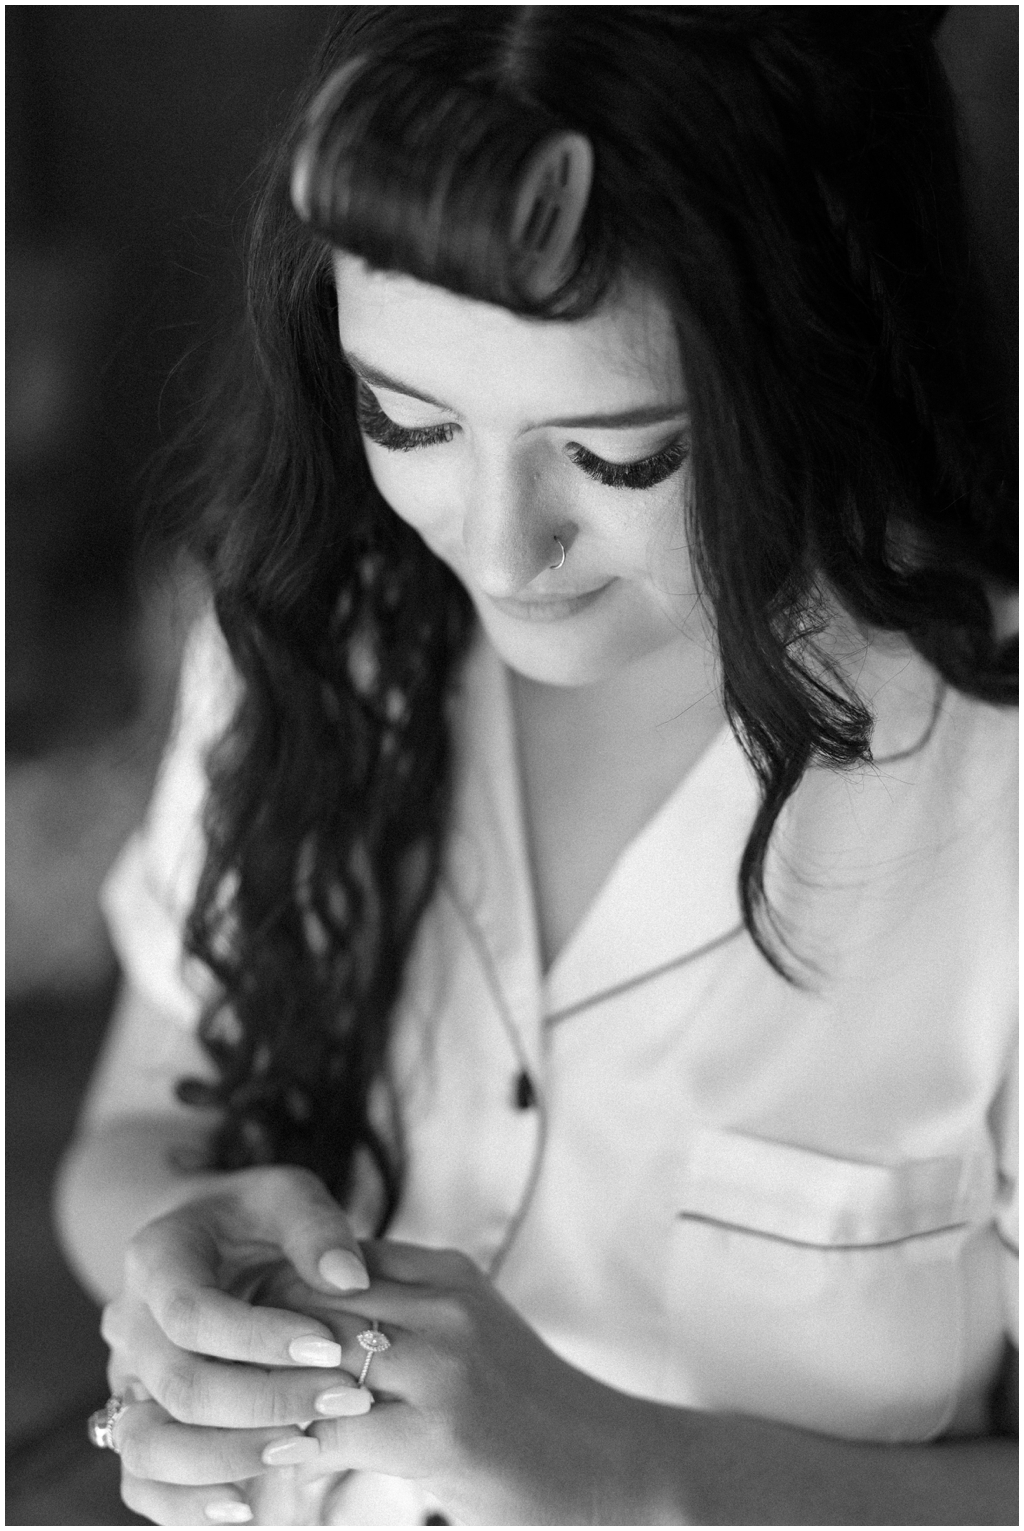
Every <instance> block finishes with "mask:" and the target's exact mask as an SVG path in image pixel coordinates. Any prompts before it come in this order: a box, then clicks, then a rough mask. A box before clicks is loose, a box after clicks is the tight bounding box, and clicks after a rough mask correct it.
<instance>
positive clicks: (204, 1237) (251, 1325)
mask: <svg viewBox="0 0 1024 1531" xmlns="http://www.w3.org/2000/svg"><path fill="white" fill-rule="evenodd" d="M218 1264H219V1261H218V1256H217V1249H216V1245H215V1243H214V1241H213V1240H212V1239H211V1238H210V1237H209V1234H208V1232H207V1231H206V1230H204V1229H202V1228H198V1227H193V1226H191V1225H184V1224H183V1223H181V1222H178V1223H174V1222H172V1221H171V1219H169V1218H161V1219H159V1220H158V1221H157V1222H153V1223H150V1224H149V1225H148V1226H147V1227H146V1228H144V1229H142V1230H141V1232H140V1233H139V1234H137V1235H136V1237H135V1239H134V1240H133V1241H132V1244H131V1245H130V1247H129V1250H128V1254H127V1257H126V1272H127V1281H128V1288H129V1289H130V1292H131V1293H132V1294H142V1296H143V1297H144V1299H145V1302H146V1304H147V1305H148V1307H149V1308H150V1309H151V1311H152V1312H153V1314H154V1316H155V1318H156V1320H157V1322H158V1323H159V1325H160V1327H161V1328H162V1329H163V1331H164V1333H165V1334H167V1336H168V1337H169V1338H170V1339H171V1340H172V1341H173V1342H174V1344H176V1345H177V1346H178V1347H179V1348H180V1349H181V1350H191V1351H198V1352H199V1353H200V1354H202V1355H211V1356H219V1357H220V1358H221V1359H222V1360H226V1361H249V1362H252V1363H254V1364H256V1365H260V1366H293V1365H296V1364H299V1365H304V1366H328V1367H332V1366H333V1367H336V1366H339V1365H340V1364H341V1356H340V1354H339V1351H338V1347H337V1343H336V1342H335V1340H334V1337H333V1335H332V1334H331V1331H330V1329H329V1328H328V1327H327V1325H326V1324H324V1323H323V1322H322V1321H321V1320H319V1319H315V1318H310V1317H308V1316H307V1315H305V1314H301V1313H289V1312H286V1311H284V1310H283V1309H280V1308H266V1307H255V1306H253V1305H252V1304H251V1303H248V1302H244V1301H242V1300H241V1299H240V1298H237V1297H231V1296H229V1295H228V1294H227V1293H226V1292H222V1291H220V1290H219V1289H218V1285H217V1282H218ZM125 1300H127V1299H125ZM139 1300H140V1298H139V1297H136V1298H135V1301H139ZM122 1306H123V1302H122V1301H121V1300H118V1299H115V1301H114V1302H113V1303H112V1304H110V1305H109V1307H108V1310H107V1312H108V1314H110V1315H111V1320H110V1321H111V1322H115V1321H116V1315H117V1313H118V1311H119V1309H120V1308H121V1307H122ZM106 1322H107V1315H105V1323H106Z"/></svg>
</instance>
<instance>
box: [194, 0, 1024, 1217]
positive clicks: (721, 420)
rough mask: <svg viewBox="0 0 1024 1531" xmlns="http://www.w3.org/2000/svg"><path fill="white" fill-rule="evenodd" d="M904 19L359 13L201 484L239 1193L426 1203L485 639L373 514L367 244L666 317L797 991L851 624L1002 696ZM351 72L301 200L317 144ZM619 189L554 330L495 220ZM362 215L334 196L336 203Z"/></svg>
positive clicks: (210, 1094)
mask: <svg viewBox="0 0 1024 1531" xmlns="http://www.w3.org/2000/svg"><path fill="white" fill-rule="evenodd" d="M930 19H932V14H931V11H929V10H925V11H921V10H915V9H914V8H910V7H908V8H901V7H891V6H890V7H878V8H871V9H869V10H862V9H859V8H856V7H841V6H839V7H833V6H826V7H799V6H797V7H780V8H775V7H755V8H747V7H739V6H721V7H719V6H711V7H684V6H657V7H648V6H615V7H603V6H578V7H576V6H572V7H569V6H566V7H563V6H536V7H533V6H526V7H505V6H486V7H473V6H469V7H449V6H358V7H353V8H350V9H348V10H346V11H343V12H341V13H340V15H339V16H338V18H337V19H336V21H335V23H334V24H333V25H332V27H331V30H330V32H329V35H328V36H327V38H326V40H325V41H324V43H323V45H322V47H321V49H320V53H319V56H318V58H317V60H316V64H315V68H314V69H313V72H312V76H311V78H310V81H309V84H308V87H307V89H306V91H305V93H304V95H303V98H302V100H301V101H300V102H299V103H298V107H297V110H296V115H295V118H294V121H293V124H292V127H291V129H290V131H289V133H288V135H287V136H286V137H285V139H284V141H283V142H282V144H281V145H280V147H279V148H278V149H277V151H276V152H275V153H274V154H273V156H272V157H271V158H270V160H269V161H268V164H267V167H266V173H265V179H264V184H263V190H262V193H261V194H260V196H259V199H258V202H257V204H256V208H255V212H254V215H253V218H252V222H251V229H250V238H249V249H248V304H247V313H246V320H245V325H244V330H243V333H242V334H241V336H240V340H239V346H238V349H237V352H236V354H235V356H234V358H233V361H232V363H231V365H230V366H229V367H228V368H227V369H226V370H225V371H224V372H223V374H222V377H221V381H220V383H219V385H218V386H217V388H216V389H215V391H214V393H213V394H212V396H211V397H210V398H209V399H207V400H206V401H205V402H204V408H203V412H202V416H203V420H204V422H207V424H208V432H207V436H206V447H205V450H204V452H203V453H202V454H201V456H200V458H199V459H198V460H197V463H196V465H195V466H193V468H192V470H191V471H190V472H189V473H188V474H187V475H185V476H184V477H183V478H182V479H181V482H180V491H179V492H180V494H181V496H183V498H184V500H185V501H187V502H188V503H189V504H191V505H193V506H194V507H196V514H195V518H194V524H193V531H192V539H193V546H194V547H195V548H196V549H197V550H198V552H199V554H200V556H201V558H202V560H203V562H204V563H205V566H206V568H207V570H208V572H209V578H210V582H211V584H212V589H213V593H214V601H215V607H216V614H217V617H218V619H219V622H220V626H221V628H222V629H223V632H224V636H225V638H226V640H227V644H228V647H229V649H230V652H231V656H232V659H233V661H234V665H235V667H236V669H237V671H238V675H239V677H240V681H241V692H240V701H239V704H238V707H237V711H236V714H235V716H234V718H233V721H232V723H231V725H230V727H229V729H228V731H227V733H226V734H225V736H224V738H223V739H222V740H221V741H220V743H219V744H218V745H217V747H216V749H215V751H214V753H213V755H212V757H211V760H210V766H209V769H210V781H211V791H210V797H209V806H208V810H207V816H206V832H207V835H208V844H209V850H208V856H207V860H206V865H205V869H204V871H203V874H202V878H201V881H200V884H199V888H198V893H197V897H196V902H195V906H194V909H193V911H192V914H191V918H190V920H189V923H188V928H187V945H188V948H189V951H190V952H191V953H192V954H193V955H194V956H196V957H198V958H200V959H202V961H203V962H204V963H206V964H207V966H208V967H209V968H210V969H211V970H212V973H213V975H214V977H215V979H216V980H217V985H218V998H217V1000H216V1002H215V1003H213V1004H212V1005H211V1006H210V1007H209V1008H208V1011H207V1013H206V1015H205V1017H204V1020H203V1022H202V1030H201V1035H202V1037H203V1040H204V1042H205V1045H206V1047H207V1048H208V1050H209V1052H210V1054H211V1056H212V1058H213V1061H214V1063H215V1064H216V1066H217V1073H218V1081H217V1083H215V1084H213V1085H201V1084H200V1083H199V1082H197V1081H194V1080H193V1081H187V1082H185V1083H183V1084H182V1086H180V1089H181V1093H182V1095H183V1098H185V1099H187V1100H189V1101H192V1102H193V1103H196V1104H205V1105H209V1106H213V1107H217V1108H218V1110H219V1117H218V1125H217V1127H216V1129H215V1132H214V1135H213V1146H212V1158H213V1162H215V1163H216V1164H217V1165H219V1166H221V1167H235V1166H241V1165H246V1164H253V1163H261V1162H271V1161H283V1162H289V1163H297V1164H304V1165H307V1166H309V1167H311V1168H312V1169H314V1170H315V1171H316V1172H317V1173H318V1174H319V1175H321V1176H322V1177H323V1178H324V1179H325V1181H326V1182H327V1184H328V1185H329V1186H331V1188H332V1189H333V1190H334V1192H335V1194H336V1195H337V1196H338V1197H339V1199H342V1200H344V1198H345V1197H346V1195H347V1194H348V1192H349V1190H350V1188H351V1184H352V1177H353V1171H354V1167H355V1165H356V1163H357V1161H358V1160H361V1159H366V1158H367V1157H368V1158H369V1159H370V1161H372V1163H373V1164H375V1165H376V1168H377V1170H378V1172H379V1178H380V1184H381V1196H380V1220H379V1226H380V1227H381V1228H383V1227H386V1225H387V1222H388V1220H389V1218H390V1216H391V1214H392V1213H393V1211H394V1208H395V1206H396V1202H397V1198H398V1195H399V1192H400V1187H401V1181H402V1167H403V1165H402V1143H401V1130H400V1121H399V1114H398V1110H397V1105H396V1102H395V1101H394V1098H393V1092H391V1091H390V1090H389V1088H388V1073H387V1047H388V1035H389V1023H390V1017H391V1014H392V1011H393V1009H394V1007H395V1002H396V998H397V995H398V992H399V988H400V985H401V981H402V973H403V968H404V965H405V962H406V958H407V956H408V953H409V950H410V944H411V942H412V940H413V938H414V935H415V932H416V928H417V922H418V920H419V917H420V915H421V913H422V911H423V909H424V907H425V906H426V904H427V902H428V901H429V899H430V897H431V894H432V892H433V890H434V887H435V884H436V879H437V877H438V871H439V866H440V859H441V854H442V846H443V841H444V836H445V830H446V816H447V808H448V800H449V791H450V781H449V777H450V771H449V745H448V737H447V726H446V705H445V704H446V696H447V694H448V691H449V688H450V683H451V680H452V677H453V675H454V672H455V669H456V667H457V665H458V663H459V660H460V658H461V656H462V655H463V653H464V651H465V649H466V647H467V642H468V639H469V636H470V634H471V631H472V628H473V617H472V611H471V608H470V605H469V601H468V598H467V596H466V594H465V592H464V591H463V589H462V587H461V586H460V585H459V583H458V582H457V581H456V579H455V578H454V576H453V575H452V574H451V573H450V572H449V571H448V569H447V568H445V567H444V566H443V565H442V564H441V563H440V562H439V561H438V560H437V559H436V558H435V557H434V555H433V554H432V553H431V552H430V551H429V550H428V549H427V548H426V547H425V545H424V544H423V542H422V541H421V540H420V539H419V537H418V536H417V535H416V534H414V533H413V532H412V531H411V530H410V529H408V528H407V527H406V526H405V525H404V524H403V523H402V522H401V521H399V520H398V518H397V517H396V516H395V514H394V513H393V512H392V511H391V509H390V508H389V507H388V505H387V504H386V503H385V502H384V501H383V500H382V498H381V496H380V495H379V493H378V492H377V490H376V488H375V487H374V484H373V482H372V480H371V478H370V475H369V472H368V469H367V465H366V460H365V457H364V453H363V448H362V445H361V440H360V435H359V432H358V429H357V425H356V419H355V407H354V396H353V380H352V378H351V376H350V374H349V373H348V372H347V370H346V368H345V365H344V364H343V361H342V357H341V355H340V351H339V345H338V340H337V334H336V328H335V325H336V312H335V298H334V289H333V283H332V275H331V265H330V256H331V251H332V248H333V247H341V248H344V249H347V250H349V251H351V252H354V253H356V254H358V255H361V256H363V257H365V259H366V260H367V261H368V262H369V263H370V264H371V265H373V266H374V267H378V268H381V269H387V270H398V271H402V272H406V273H408V274H411V275H412V276H414V277H417V278H420V279H421V280H423V281H426V282H430V283H434V284H437V285H441V286H444V287H446V288H448V289H450V290H452V291H453V292H456V293H462V294H466V295H468V296H470V297H473V298H477V299H482V300H484V301H486V302H490V303H497V304H501V305H503V306H505V307H507V308H509V309H511V310H513V311H515V312H519V313H529V314H534V315H537V316H539V317H541V318H543V317H546V316H554V315H558V316H560V317H562V318H570V319H571V318H573V317H578V316H582V315H585V314H588V313H591V312H592V311H593V310H594V309H595V307H596V306H597V305H598V304H599V303H600V302H601V301H602V299H604V298H605V297H606V296H607V295H608V294H609V292H610V291H611V290H612V286H613V284H614V282H615V281H616V279H617V278H618V277H620V276H621V275H622V274H623V273H624V272H625V273H630V274H637V275H639V276H641V277H642V278H644V279H645V280H648V281H650V282H652V283H653V284H655V285H656V287H657V289H658V290H659V291H660V292H661V294H662V295H663V296H664V297H665V299H666V301H667V303H668V305H669V308H670V312H671V313H672V314H673V315H674V320H675V324H676V328H677V333H678V340H679V345H680V348H681V354H682V356H683V357H684V358H685V367H686V377H687V383H688V389H689V392H690V395H691V398H692V410H693V475H694V479H693V482H694V493H693V496H692V504H691V505H690V506H689V509H688V512H687V513H688V515H689V518H690V527H689V533H690V544H691V548H692V557H693V560H694V566H695V572H696V574H697V577H698V580H699V584H700V587H701V590H702V594H703V598H704V600H705V602H706V604H707V607H708V609H709V611H710V613H711V615H712V618H713V622H714V628H715V632H716V635H717V643H718V649H719V653H720V673H721V683H722V688H723V695H724V703H725V707H726V710H727V713H728V717H729V719H730V722H731V724H732V726H733V728H734V729H735V731H736V733H737V735H738V737H739V739H740V740H741V742H742V744H743V746H744V748H745V749H746V751H747V753H748V755H749V757H750V759H751V761H752V763H753V765H754V767H755V769H756V772H757V775H758V778H759V781H760V786H761V804H760V810H759V812H758V814H757V817H756V819H755V822H754V825H753V828H752V831H751V834H750V838H749V841H748V843H747V846H746V850H745V854H744V856H743V858H742V864H741V866H740V869H739V881H740V893H741V899H742V909H743V916H744V920H745V923H746V926H747V928H748V930H749V932H750V934H751V936H752V937H753V939H754V940H755V941H756V942H757V943H758V945H759V947H760V949H761V950H762V952H763V953H764V955H765V957H766V959H767V960H768V961H769V962H771V963H772V964H773V965H774V966H776V967H777V968H779V969H780V970H784V968H785V961H784V957H783V956H782V954H781V953H780V949H779V943H778V940H777V939H776V935H777V933H776V932H775V931H774V930H773V927H772V921H771V911H770V909H769V908H768V907H767V905H766V901H765V894H764V885H763V869H764V863H765V853H766V848H767V845H768V841H769V837H770V835H771V832H772V828H773V825H774V824H775V822H776V820H777V818H778V815H779V812H780V809H781V807H782V805H783V804H784V803H785V801H786V799H787V798H788V797H789V795H790V794H791V793H792V792H793V790H794V788H795V787H796V785H797V783H798V782H799V781H800V778H801V776H802V774H803V773H804V772H805V770H806V769H807V767H808V766H809V765H810V764H812V763H825V764H828V765H831V766H833V767H836V768H841V767H844V766H849V765H851V764H852V763H854V762H857V761H862V760H866V759H868V758H870V741H871V727H872V718H871V715H870V713H869V711H868V709H867V708H866V707H865V705H864V704H863V702H862V701H861V700H860V698H859V697H858V696H857V694H856V692H855V690H854V689H853V687H852V686H851V685H850V684H849V683H848V682H847V681H846V680H845V678H844V677H843V675H842V673H841V672H840V671H839V669H838V668H836V667H835V666H834V665H833V664H832V663H831V662H830V661H829V660H828V658H827V657H826V654H825V652H824V648H823V646H820V645H819V644H818V643H817V642H816V640H817V639H818V638H819V637H820V636H821V634H822V632H823V630H824V628H825V626H826V624H827V621H828V614H829V611H830V610H834V607H835V605H836V604H837V603H838V606H839V607H840V608H842V609H844V610H845V611H846V612H847V613H849V615H850V616H851V617H852V618H853V619H854V621H855V622H857V623H859V624H863V625H864V626H865V627H867V628H869V629H875V630H883V631H888V632H894V633H900V634H904V635H905V636H906V638H907V639H908V640H909V641H910V643H911V644H912V645H913V646H914V647H915V648H916V649H917V650H918V652H919V653H920V654H921V655H923V656H924V657H925V659H926V660H928V661H929V663H930V664H931V665H932V666H933V667H934V669H935V670H936V671H937V672H938V675H939V676H940V677H942V679H943V680H944V681H945V682H946V683H948V684H949V685H951V686H953V687H956V688H958V689H959V690H961V691H964V692H967V693H969V694H971V695H973V696H977V697H981V698H985V699H987V700H990V701H1007V700H1010V699H1011V698H1012V697H1013V696H1014V694H1015V677H1016V640H1013V641H1012V642H1010V643H1006V642H1001V641H1000V640H999V637H998V635H997V632H996V628H995V624H994V621H993V616H992V605H991V600H990V597H991V595H992V592H993V591H999V590H1003V589H1009V588H1012V587H1013V586H1014V584H1015V578H1016V574H1015V571H1016V554H1015V549H1014V547H1013V545H1012V543H1013V538H1014V535H1015V524H1016V518H1015V515H1014V514H1013V513H1012V511H1011V509H1010V505H1009V493H1010V491H1009V487H1008V486H1009V485H1010V484H1011V483H1012V482H1013V479H1014V475H1013V474H1012V472H1011V471H1010V470H1009V467H1008V461H1009V459H1008V448H1007V444H1006V443H1005V442H1004V441H1003V440H1002V438H1001V436H1000V429H999V426H998V419H999V407H998V403H997V401H995V400H993V399H992V398H991V397H990V396H988V395H987V394H986V391H985V390H986V379H987V377H988V376H989V375H990V374H988V373H987V372H986V369H985V364H984V358H983V357H982V356H981V354H980V352H979V349H978V344H977V342H978V336H979V334H980V331H981V325H980V321H979V315H978V307H977V303H976V301H975V300H974V298H973V297H972V293H973V292H974V291H975V290H976V284H975V283H973V282H972V269H971V267H972V261H973V260H974V259H975V257H974V255H973V253H972V249H971V244H970V240H969V236H968V232H967V227H966V222H965V218H964V214H963V208H962V195H961V188H960V185H959V178H958V177H959V172H958V168H957V141H956V132H955V119H954V111H953V107H952V103H951V98H950V92H949V89H948V86H947V83H946V80H945V77H944V75H943V72H942V70H941V68H940V66H939V64H938V62H937V59H936V56H935V54H934V51H933V48H932V45H931V41H930V38H929V36H928V30H927V27H926V26H925V25H923V21H924V20H930ZM357 57H358V58H359V59H360V60H361V61H362V62H361V66H360V68H359V69H358V71H357V72H356V74H355V76H354V81H353V84H352V86H351V89H350V90H348V91H347V92H346V94H345V98H344V102H343V104H342V106H341V108H340V109H339V110H338V111H337V112H336V113H335V114H334V117H333V118H332V119H331V120H330V121H328V122H327V124H326V126H325V128H324V131H323V133H322V134H321V137H320V147H319V151H318V153H317V156H316V159H315V162H314V164H313V167H312V172H311V175H312V180H311V188H312V189H311V202H312V204H313V206H314V207H315V209H316V216H315V217H314V219H313V225H314V226H313V227H306V226H304V225H303V224H302V222H301V221H300V220H299V219H298V218H297V217H296V215H295V213H294V211H293V209H292V208H291V206H290V204H289V198H288V182H289V172H290V167H291V163H292V157H293V154H294V152H295V147H296V144H297V143H298V142H299V140H300V138H301V135H302V132H303V123H304V122H305V121H306V117H305V113H306V112H307V111H308V109H309V106H310V103H311V102H312V101H313V100H314V98H315V97H316V95H317V92H318V91H320V90H322V88H323V85H324V82H325V81H327V80H329V79H330V78H331V76H332V74H333V73H334V72H335V71H336V70H337V69H338V68H339V66H341V65H342V64H344V63H345V62H346V61H349V60H352V59H355V58H357ZM553 129H571V130H574V131H576V132H579V133H583V134H585V135H586V136H587V137H588V138H589V140H590V142H591V144H592V145H593V148H594V152H595V160H596V170H595V180H594V186H593V191H592V194H591V197H590V201H589V204H588V206H587V210H586V214H585V217H584V221H583V224H582V227H581V230H580V236H579V242H578V248H577V251H576V257H577V258H576V260H575V263H574V265H573V269H572V270H571V272H570V273H569V274H568V275H567V277H566V280H565V281H564V282H562V284H561V286H560V287H559V288H558V289H557V291H555V292H554V293H553V294H551V296H550V297H549V298H548V299H546V300H544V301H540V300H538V299H537V298H536V297H531V296H530V295H529V293H528V292H527V291H525V290H524V289H523V286H522V284H521V282H520V280H519V275H518V271H517V266H516V262H515V259H514V258H513V252H512V250H511V249H510V242H509V217H510V209H511V207H512V206H513V202H514V196H515V190H516V186H517V184H518V177H519V176H520V174H521V172H522V169H523V166H524V164H525V162H526V159H527V157H528V156H529V154H530V152H531V150H532V149H534V148H535V147H536V145H537V144H538V142H539V141H540V140H541V139H542V138H544V137H545V135H547V134H548V133H550V132H551V131H552V130H553ZM342 177H343V178H344V196H340V195H336V194H335V193H336V189H337V187H338V186H339V184H340V179H339V178H342Z"/></svg>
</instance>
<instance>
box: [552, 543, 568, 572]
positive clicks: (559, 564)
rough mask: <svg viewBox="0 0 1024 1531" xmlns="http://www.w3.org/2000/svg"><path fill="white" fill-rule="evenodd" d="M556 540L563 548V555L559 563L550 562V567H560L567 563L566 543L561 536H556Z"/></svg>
mask: <svg viewBox="0 0 1024 1531" xmlns="http://www.w3.org/2000/svg"><path fill="white" fill-rule="evenodd" d="M555 541H556V542H557V543H558V546H559V548H560V549H561V553H562V556H561V558H560V559H559V560H558V562H557V563H551V564H548V568H549V569H560V568H561V567H562V565H563V564H564V563H565V543H564V542H563V541H562V539H561V537H556V538H555Z"/></svg>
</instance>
